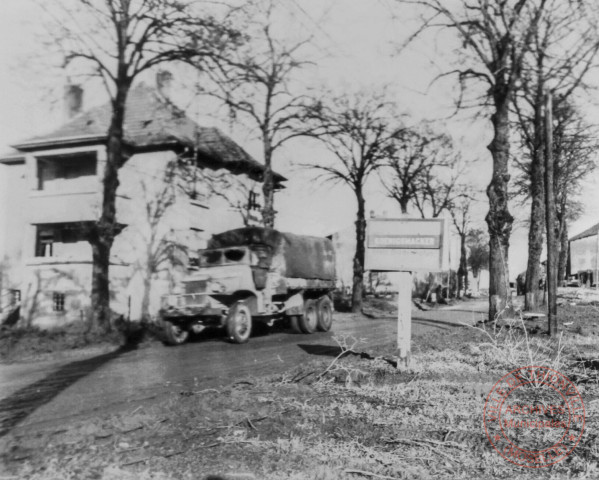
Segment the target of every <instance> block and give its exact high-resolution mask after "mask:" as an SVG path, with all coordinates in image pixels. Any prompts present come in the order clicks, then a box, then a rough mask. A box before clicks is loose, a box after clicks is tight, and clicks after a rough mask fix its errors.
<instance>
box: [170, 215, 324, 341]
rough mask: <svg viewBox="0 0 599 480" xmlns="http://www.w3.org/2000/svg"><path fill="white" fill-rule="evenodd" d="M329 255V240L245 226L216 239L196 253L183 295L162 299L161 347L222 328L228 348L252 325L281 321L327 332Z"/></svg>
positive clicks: (298, 329) (246, 337) (298, 328)
mask: <svg viewBox="0 0 599 480" xmlns="http://www.w3.org/2000/svg"><path fill="white" fill-rule="evenodd" d="M334 288H335V252H334V250H333V245H332V242H331V241H330V240H329V239H327V238H319V237H309V236H304V235H294V234H291V233H283V232H279V231H277V230H274V229H268V228H261V227H245V228H240V229H236V230H230V231H226V232H223V233H220V234H217V235H214V236H213V237H212V238H211V239H210V240H209V242H208V248H207V249H206V250H203V251H200V252H199V266H198V268H197V270H195V271H194V270H190V271H189V274H188V276H187V278H186V279H185V280H184V281H183V282H182V291H181V292H180V293H172V294H169V295H165V296H164V297H163V298H162V303H161V309H160V318H161V323H162V328H163V331H164V337H165V343H167V344H170V345H179V344H182V343H184V342H185V341H186V340H187V339H188V337H189V334H190V332H199V331H201V330H202V329H204V328H206V327H222V328H224V330H225V332H226V336H227V338H228V339H229V340H230V341H231V342H233V343H245V342H247V341H248V340H249V338H250V336H251V334H252V331H253V329H254V327H255V326H257V324H266V325H269V326H271V325H272V324H273V323H274V322H275V321H277V320H282V319H287V320H288V321H289V323H290V325H291V328H292V329H293V330H295V331H296V332H298V333H306V334H308V333H313V332H315V331H317V330H320V331H324V332H326V331H328V330H330V328H331V325H332V322H333V302H332V299H331V292H332V291H333V290H334Z"/></svg>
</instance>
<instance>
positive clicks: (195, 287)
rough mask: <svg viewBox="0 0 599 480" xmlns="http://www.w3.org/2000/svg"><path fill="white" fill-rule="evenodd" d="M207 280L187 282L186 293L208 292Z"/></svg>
mask: <svg viewBox="0 0 599 480" xmlns="http://www.w3.org/2000/svg"><path fill="white" fill-rule="evenodd" d="M207 284H208V282H207V281H206V280H191V281H189V282H185V293H203V292H205V291H206V285H207Z"/></svg>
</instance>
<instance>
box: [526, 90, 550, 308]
mask: <svg viewBox="0 0 599 480" xmlns="http://www.w3.org/2000/svg"><path fill="white" fill-rule="evenodd" d="M533 135H534V138H533V142H534V145H532V155H531V158H532V160H531V165H530V196H531V201H532V203H531V209H530V229H529V231H528V263H527V266H526V281H525V296H524V310H526V311H531V310H535V309H537V308H538V307H539V301H540V300H541V295H542V292H541V290H540V289H539V279H540V278H541V253H542V251H543V232H544V231H545V222H544V220H545V205H544V202H545V188H544V186H543V183H544V182H543V180H544V175H545V157H544V150H545V149H544V146H543V143H544V138H545V135H544V134H543V90H542V84H540V83H539V86H538V87H537V95H536V102H535V114H534V125H533Z"/></svg>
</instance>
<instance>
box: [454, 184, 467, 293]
mask: <svg viewBox="0 0 599 480" xmlns="http://www.w3.org/2000/svg"><path fill="white" fill-rule="evenodd" d="M472 201H473V198H472V195H471V194H470V193H469V192H466V191H463V190H462V191H461V192H460V194H459V197H458V198H456V199H455V200H453V201H452V203H451V205H450V206H449V213H450V214H451V220H452V222H453V226H454V228H455V230H456V232H457V233H458V236H459V237H460V265H459V267H458V294H457V296H458V298H460V297H461V295H462V292H464V294H466V291H467V290H468V248H467V240H468V234H469V233H470V231H471V226H472V211H471V209H470V207H471V205H472Z"/></svg>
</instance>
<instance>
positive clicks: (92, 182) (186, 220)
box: [0, 84, 285, 325]
mask: <svg viewBox="0 0 599 480" xmlns="http://www.w3.org/2000/svg"><path fill="white" fill-rule="evenodd" d="M81 96H82V91H81V90H80V89H79V88H78V87H71V88H70V89H69V90H68V91H67V95H66V100H67V104H68V106H69V109H70V110H71V111H72V112H73V114H74V115H73V116H72V118H71V119H70V120H68V121H67V122H66V123H65V124H64V125H62V126H60V127H59V128H57V129H56V130H54V131H52V132H51V133H49V134H46V135H42V136H37V137H33V138H30V139H28V140H26V141H23V142H20V143H18V144H16V145H14V149H15V151H14V152H13V153H11V154H9V155H6V156H4V157H1V158H0V164H3V165H0V168H1V169H2V172H0V173H1V174H2V175H3V176H4V180H5V182H4V183H5V188H4V189H3V191H2V192H0V201H1V202H3V205H4V207H5V208H4V212H5V214H4V218H0V222H1V223H0V237H1V238H0V261H1V262H2V267H3V268H2V276H3V282H2V283H3V287H4V288H5V289H6V288H13V289H18V290H20V294H21V300H22V308H21V313H22V317H23V318H25V319H26V320H28V321H34V322H35V323H37V324H40V325H44V324H46V325H48V324H51V325H57V324H58V325H60V324H62V323H66V322H71V321H74V320H77V319H79V318H84V317H85V315H86V312H87V309H89V306H90V289H91V273H92V254H91V246H90V244H89V242H87V240H86V227H87V226H88V225H89V224H90V222H94V221H95V220H97V219H98V218H99V216H100V205H101V200H102V198H101V196H102V194H101V192H102V172H103V170H104V163H105V161H106V146H105V142H106V133H107V130H108V125H109V121H110V114H111V109H110V105H109V104H106V105H104V106H100V107H96V108H92V109H89V110H87V111H84V112H81V111H79V110H80V108H79V106H80V105H81ZM125 140H126V142H127V146H128V150H129V152H130V155H131V156H130V157H129V158H128V160H127V161H126V163H125V164H124V166H123V167H122V168H121V169H120V171H119V179H120V185H119V188H118V191H117V202H116V207H117V221H118V222H119V224H120V225H121V227H122V230H121V233H120V234H119V235H118V236H117V238H116V240H115V243H114V245H113V248H112V251H111V265H110V276H111V278H110V282H111V289H112V300H111V307H112V308H113V310H115V311H116V312H117V313H119V314H122V315H125V316H126V317H128V318H130V319H133V320H135V319H140V318H141V317H143V316H147V315H154V314H155V313H156V312H157V310H158V308H159V301H160V295H161V294H162V293H166V291H167V290H168V289H170V288H172V287H173V285H174V284H175V283H176V281H177V278H178V276H180V275H182V274H183V273H184V271H185V268H186V267H187V266H188V263H189V261H190V258H191V261H192V262H193V257H194V254H195V253H194V252H196V251H197V249H199V248H203V247H204V246H205V243H206V241H207V239H208V237H209V236H210V235H211V234H213V233H216V232H218V231H222V230H226V229H229V228H235V227H239V226H243V222H244V220H243V218H242V215H240V210H245V212H243V213H245V214H246V215H247V213H248V212H249V210H251V209H252V208H253V209H255V210H256V211H257V209H258V208H259V205H258V204H257V203H256V195H257V192H259V190H260V188H259V185H257V182H259V181H260V180H261V178H262V174H263V166H262V165H261V164H260V163H259V162H257V161H256V160H254V159H253V158H252V157H251V156H250V155H249V154H248V153H247V152H246V151H245V150H244V149H243V148H241V147H240V146H239V145H238V144H236V143H235V142H234V141H233V140H232V139H231V138H229V137H228V136H226V135H224V134H223V133H222V132H221V131H219V130H218V129H216V128H206V127H202V126H199V125H198V124H197V123H195V122H194V121H192V120H191V119H190V118H188V117H187V116H186V115H185V113H184V112H183V111H181V110H180V109H178V108H177V107H176V106H175V105H173V103H172V102H171V101H170V100H169V99H168V97H166V96H165V95H164V94H163V92H162V90H161V89H159V88H152V87H149V86H147V85H145V84H140V85H138V86H136V87H134V88H133V89H132V90H131V92H130V95H129V99H128V102H127V109H126V120H125ZM275 179H276V184H277V185H278V186H279V187H280V186H281V182H282V181H284V180H285V179H284V178H283V177H282V176H280V175H278V174H276V175H275ZM248 197H249V198H248ZM248 201H249V202H250V207H251V208H250V209H246V208H245V207H246V205H247V203H246V202H248ZM249 213H251V212H249ZM254 213H256V212H254ZM246 221H247V220H246Z"/></svg>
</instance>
